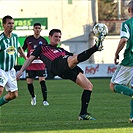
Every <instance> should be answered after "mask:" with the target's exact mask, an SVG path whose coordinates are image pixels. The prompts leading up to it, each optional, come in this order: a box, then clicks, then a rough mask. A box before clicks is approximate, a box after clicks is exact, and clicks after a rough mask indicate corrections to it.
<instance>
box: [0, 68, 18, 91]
mask: <svg viewBox="0 0 133 133" xmlns="http://www.w3.org/2000/svg"><path fill="white" fill-rule="evenodd" d="M0 86H2V87H5V89H6V91H11V92H14V91H16V90H18V86H17V80H16V71H15V69H14V68H12V69H11V70H10V71H4V70H2V69H0Z"/></svg>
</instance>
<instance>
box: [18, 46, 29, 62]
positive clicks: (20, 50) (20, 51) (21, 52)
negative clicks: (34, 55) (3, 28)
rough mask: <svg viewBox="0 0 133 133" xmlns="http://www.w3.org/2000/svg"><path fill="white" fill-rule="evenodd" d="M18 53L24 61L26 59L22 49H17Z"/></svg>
mask: <svg viewBox="0 0 133 133" xmlns="http://www.w3.org/2000/svg"><path fill="white" fill-rule="evenodd" d="M18 52H19V53H20V55H21V56H22V57H23V58H24V59H25V60H26V59H27V58H26V56H25V53H24V51H23V49H22V47H19V48H18Z"/></svg>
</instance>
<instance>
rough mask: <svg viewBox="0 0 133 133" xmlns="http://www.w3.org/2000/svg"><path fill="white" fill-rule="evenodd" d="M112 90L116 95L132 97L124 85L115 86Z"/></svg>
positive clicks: (129, 90) (131, 93)
mask: <svg viewBox="0 0 133 133" xmlns="http://www.w3.org/2000/svg"><path fill="white" fill-rule="evenodd" d="M114 90H115V92H117V93H120V94H124V95H127V96H130V97H131V96H132V95H133V90H132V89H131V88H128V87H127V86H124V85H115V86H114Z"/></svg>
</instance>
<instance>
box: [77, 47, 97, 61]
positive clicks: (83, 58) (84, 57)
mask: <svg viewBox="0 0 133 133" xmlns="http://www.w3.org/2000/svg"><path fill="white" fill-rule="evenodd" d="M96 51H97V47H96V45H94V46H93V47H92V48H89V49H88V50H85V51H83V52H82V53H80V54H79V55H78V57H77V60H78V62H83V61H86V60H87V59H89V58H90V57H91V55H92V54H93V53H95V52H96Z"/></svg>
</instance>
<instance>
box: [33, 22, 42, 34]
mask: <svg viewBox="0 0 133 133" xmlns="http://www.w3.org/2000/svg"><path fill="white" fill-rule="evenodd" d="M41 30H42V29H41V24H40V23H35V24H34V26H33V31H34V35H40V32H41Z"/></svg>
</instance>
